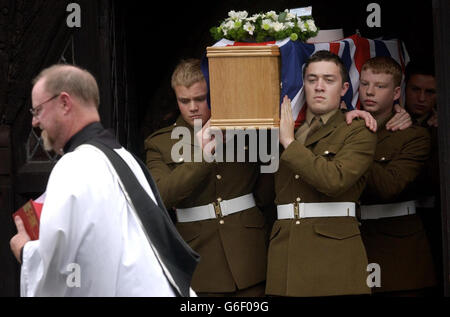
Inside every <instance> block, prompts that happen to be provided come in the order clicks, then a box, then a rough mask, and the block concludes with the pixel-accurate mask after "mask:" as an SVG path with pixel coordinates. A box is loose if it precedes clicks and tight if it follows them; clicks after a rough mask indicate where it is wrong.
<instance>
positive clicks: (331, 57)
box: [303, 50, 348, 84]
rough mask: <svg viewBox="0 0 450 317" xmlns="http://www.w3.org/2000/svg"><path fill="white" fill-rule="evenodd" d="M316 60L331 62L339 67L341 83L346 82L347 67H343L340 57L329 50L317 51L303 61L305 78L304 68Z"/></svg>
mask: <svg viewBox="0 0 450 317" xmlns="http://www.w3.org/2000/svg"><path fill="white" fill-rule="evenodd" d="M316 62H333V63H335V64H336V65H337V66H338V67H339V71H340V73H341V77H342V84H343V83H345V82H348V70H347V67H345V65H344V62H343V61H342V59H341V58H340V57H339V56H337V55H336V54H333V53H331V52H330V51H325V50H322V51H317V52H316V53H314V54H313V55H311V56H310V57H309V59H308V60H307V61H306V63H305V67H303V78H305V74H306V69H307V68H308V66H309V64H311V63H316Z"/></svg>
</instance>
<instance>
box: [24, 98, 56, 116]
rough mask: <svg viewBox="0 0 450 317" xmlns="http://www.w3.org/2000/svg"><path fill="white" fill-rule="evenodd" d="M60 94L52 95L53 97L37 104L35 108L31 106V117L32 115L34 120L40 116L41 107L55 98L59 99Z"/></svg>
mask: <svg viewBox="0 0 450 317" xmlns="http://www.w3.org/2000/svg"><path fill="white" fill-rule="evenodd" d="M60 94H61V93H59V94H56V95H54V96H53V97H51V98H49V99H47V100H46V101H44V102H42V103H40V104H38V105H37V106H35V107H33V106H31V108H30V113H31V115H32V116H33V117H34V118H37V117H38V116H39V115H40V114H41V111H42V107H43V106H44V105H45V104H46V103H47V102H50V101H52V100H53V99H55V98H56V97H59V95H60Z"/></svg>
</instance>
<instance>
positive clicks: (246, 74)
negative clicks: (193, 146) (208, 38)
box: [207, 46, 280, 129]
mask: <svg viewBox="0 0 450 317" xmlns="http://www.w3.org/2000/svg"><path fill="white" fill-rule="evenodd" d="M207 57H208V61H209V81H210V96H211V126H214V127H218V128H221V129H225V128H227V127H230V128H231V127H233V128H248V127H255V128H274V127H279V125H280V51H279V48H278V47H277V46H230V47H208V48H207Z"/></svg>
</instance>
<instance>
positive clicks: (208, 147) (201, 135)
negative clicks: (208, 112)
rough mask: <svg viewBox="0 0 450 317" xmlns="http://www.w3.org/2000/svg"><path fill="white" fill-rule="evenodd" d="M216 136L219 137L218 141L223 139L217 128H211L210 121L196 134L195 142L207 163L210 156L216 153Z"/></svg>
mask: <svg viewBox="0 0 450 317" xmlns="http://www.w3.org/2000/svg"><path fill="white" fill-rule="evenodd" d="M217 136H220V137H219V140H222V139H223V135H222V131H221V130H220V129H218V128H211V122H210V120H208V121H207V122H206V123H205V124H204V125H203V128H202V129H201V130H200V131H199V132H197V134H196V138H197V141H198V143H199V144H200V146H201V148H202V150H203V155H204V156H205V158H207V161H208V162H210V161H211V159H212V155H214V153H215V151H216V145H217V140H216V138H217Z"/></svg>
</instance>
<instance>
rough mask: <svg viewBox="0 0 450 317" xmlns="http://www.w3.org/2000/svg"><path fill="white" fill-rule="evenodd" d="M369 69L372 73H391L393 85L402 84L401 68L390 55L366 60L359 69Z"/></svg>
mask: <svg viewBox="0 0 450 317" xmlns="http://www.w3.org/2000/svg"><path fill="white" fill-rule="evenodd" d="M368 69H370V70H371V71H372V72H373V73H374V74H389V75H392V78H393V80H394V86H395V87H400V85H401V84H402V76H403V72H402V68H401V66H400V65H399V63H397V62H396V61H395V60H394V59H393V58H392V57H389V56H377V57H373V58H371V59H369V60H367V61H366V62H365V63H364V65H363V66H362V68H361V71H363V70H368Z"/></svg>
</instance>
